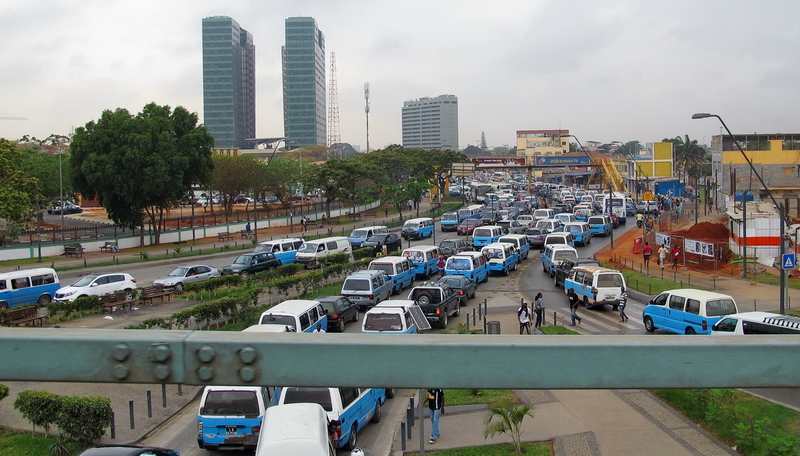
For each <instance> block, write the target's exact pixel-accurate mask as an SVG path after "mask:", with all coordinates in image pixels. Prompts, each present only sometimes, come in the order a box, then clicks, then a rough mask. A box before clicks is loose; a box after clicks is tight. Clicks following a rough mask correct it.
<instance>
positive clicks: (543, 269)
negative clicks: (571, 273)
mask: <svg viewBox="0 0 800 456" xmlns="http://www.w3.org/2000/svg"><path fill="white" fill-rule="evenodd" d="M542 271H544V272H547V268H546V267H545V265H544V263H542Z"/></svg>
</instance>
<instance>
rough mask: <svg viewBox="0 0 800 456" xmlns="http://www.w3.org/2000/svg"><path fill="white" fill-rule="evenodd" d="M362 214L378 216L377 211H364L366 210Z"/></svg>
mask: <svg viewBox="0 0 800 456" xmlns="http://www.w3.org/2000/svg"><path fill="white" fill-rule="evenodd" d="M364 215H365V216H367V217H377V216H378V211H366V212H364Z"/></svg>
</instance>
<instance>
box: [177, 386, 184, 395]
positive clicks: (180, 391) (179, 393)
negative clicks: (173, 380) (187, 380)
mask: <svg viewBox="0 0 800 456" xmlns="http://www.w3.org/2000/svg"><path fill="white" fill-rule="evenodd" d="M178 396H183V385H181V384H180V383H178Z"/></svg>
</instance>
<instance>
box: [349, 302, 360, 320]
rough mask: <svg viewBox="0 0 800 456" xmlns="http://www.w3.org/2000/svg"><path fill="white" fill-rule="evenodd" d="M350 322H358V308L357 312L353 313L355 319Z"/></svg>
mask: <svg viewBox="0 0 800 456" xmlns="http://www.w3.org/2000/svg"><path fill="white" fill-rule="evenodd" d="M350 321H352V322H357V321H358V306H356V311H355V312H353V319H352V320H350Z"/></svg>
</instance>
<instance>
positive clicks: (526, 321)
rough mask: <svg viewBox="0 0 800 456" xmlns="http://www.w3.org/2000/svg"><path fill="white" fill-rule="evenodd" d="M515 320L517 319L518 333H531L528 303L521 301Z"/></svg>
mask: <svg viewBox="0 0 800 456" xmlns="http://www.w3.org/2000/svg"><path fill="white" fill-rule="evenodd" d="M517 319H519V333H520V335H521V334H522V332H523V331H528V334H530V333H531V311H530V309H528V303H527V302H525V301H522V307H520V308H519V309H518V310H517Z"/></svg>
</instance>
